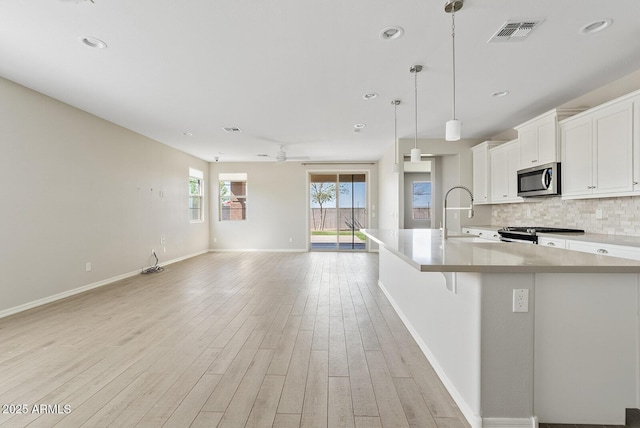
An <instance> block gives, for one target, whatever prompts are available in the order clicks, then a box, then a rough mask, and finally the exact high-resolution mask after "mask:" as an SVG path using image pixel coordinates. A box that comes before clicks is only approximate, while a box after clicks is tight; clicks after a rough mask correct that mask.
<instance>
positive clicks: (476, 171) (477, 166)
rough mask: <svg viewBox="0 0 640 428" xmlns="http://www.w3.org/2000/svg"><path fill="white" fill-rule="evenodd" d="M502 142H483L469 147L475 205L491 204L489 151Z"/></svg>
mask: <svg viewBox="0 0 640 428" xmlns="http://www.w3.org/2000/svg"><path fill="white" fill-rule="evenodd" d="M502 143H503V141H485V142H484V143H480V144H478V145H477V146H473V147H471V151H472V153H473V201H474V203H475V204H488V203H491V197H490V193H491V188H490V184H489V183H490V180H491V175H490V174H491V167H490V164H489V161H490V159H489V150H490V149H491V148H493V147H496V146H498V145H500V144H502Z"/></svg>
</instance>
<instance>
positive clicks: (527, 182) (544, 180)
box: [518, 162, 560, 197]
mask: <svg viewBox="0 0 640 428" xmlns="http://www.w3.org/2000/svg"><path fill="white" fill-rule="evenodd" d="M559 194H560V162H552V163H547V164H544V165H538V166H534V167H531V168H526V169H521V170H519V171H518V196H523V197H528V196H553V195H559Z"/></svg>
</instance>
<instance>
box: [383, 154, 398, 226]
mask: <svg viewBox="0 0 640 428" xmlns="http://www.w3.org/2000/svg"><path fill="white" fill-rule="evenodd" d="M394 151H395V148H394V146H393V145H390V146H389V149H388V150H387V151H386V152H385V153H384V156H383V157H382V158H381V159H380V160H379V161H378V177H379V182H378V188H379V192H378V201H379V203H380V206H379V208H378V215H379V218H378V227H379V228H380V229H399V228H400V227H401V226H400V214H399V213H400V204H402V198H401V197H400V195H401V193H400V192H401V188H402V187H401V184H400V181H401V180H402V172H394V170H393V164H394V161H395V154H394ZM400 163H402V161H400ZM398 168H399V170H400V171H402V166H401V165H399V166H398Z"/></svg>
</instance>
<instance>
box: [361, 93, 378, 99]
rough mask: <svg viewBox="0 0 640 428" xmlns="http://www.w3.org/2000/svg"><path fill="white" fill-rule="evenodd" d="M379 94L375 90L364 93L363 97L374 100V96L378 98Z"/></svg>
mask: <svg viewBox="0 0 640 428" xmlns="http://www.w3.org/2000/svg"><path fill="white" fill-rule="evenodd" d="M377 96H378V94H376V93H375V92H369V93H368V94H364V95H363V96H362V98H364V99H365V100H372V99H374V98H376V97H377Z"/></svg>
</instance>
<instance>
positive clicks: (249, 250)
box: [209, 248, 309, 253]
mask: <svg viewBox="0 0 640 428" xmlns="http://www.w3.org/2000/svg"><path fill="white" fill-rule="evenodd" d="M209 252H210V253H257V252H262V253H307V252H309V250H306V249H304V250H303V249H300V248H292V249H282V248H276V249H257V248H245V249H233V248H231V249H228V248H211V249H209Z"/></svg>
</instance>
